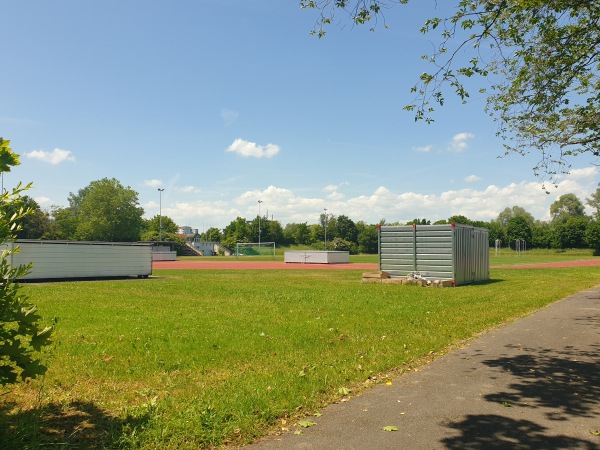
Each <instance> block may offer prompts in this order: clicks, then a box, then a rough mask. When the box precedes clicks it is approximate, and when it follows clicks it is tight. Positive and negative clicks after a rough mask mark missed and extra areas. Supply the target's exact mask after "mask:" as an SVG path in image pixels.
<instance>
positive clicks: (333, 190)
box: [323, 181, 350, 200]
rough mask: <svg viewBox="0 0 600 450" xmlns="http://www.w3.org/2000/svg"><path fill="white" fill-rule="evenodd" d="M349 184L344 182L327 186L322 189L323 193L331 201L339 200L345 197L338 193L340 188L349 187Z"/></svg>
mask: <svg viewBox="0 0 600 450" xmlns="http://www.w3.org/2000/svg"><path fill="white" fill-rule="evenodd" d="M349 185H350V183H348V182H347V181H344V182H343V183H340V184H328V185H327V186H325V187H324V188H323V192H326V193H327V198H329V199H331V200H341V199H343V198H344V197H345V195H344V194H342V193H341V192H339V190H340V188H343V187H345V186H349Z"/></svg>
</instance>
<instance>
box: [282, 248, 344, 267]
mask: <svg viewBox="0 0 600 450" xmlns="http://www.w3.org/2000/svg"><path fill="white" fill-rule="evenodd" d="M283 255H284V256H283V258H284V262H286V263H302V264H348V263H349V262H350V252H343V251H322V250H290V251H286V252H284V253H283Z"/></svg>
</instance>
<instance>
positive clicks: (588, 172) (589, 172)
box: [561, 167, 598, 180]
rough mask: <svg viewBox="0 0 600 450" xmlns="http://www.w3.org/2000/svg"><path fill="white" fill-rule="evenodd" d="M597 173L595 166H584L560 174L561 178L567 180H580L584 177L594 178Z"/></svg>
mask: <svg viewBox="0 0 600 450" xmlns="http://www.w3.org/2000/svg"><path fill="white" fill-rule="evenodd" d="M597 175H598V168H597V167H586V168H583V169H573V170H570V171H569V173H567V174H562V175H561V178H566V179H569V180H582V179H585V178H595V177H596V176H597Z"/></svg>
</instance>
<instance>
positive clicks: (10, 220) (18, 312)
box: [0, 138, 52, 386]
mask: <svg viewBox="0 0 600 450" xmlns="http://www.w3.org/2000/svg"><path fill="white" fill-rule="evenodd" d="M8 145H9V141H7V140H4V139H2V138H0V173H4V172H10V169H11V167H13V166H16V165H19V164H20V162H19V157H18V155H17V154H15V153H13V151H12V150H11V149H10V148H9V147H8ZM30 186H31V184H28V185H26V186H23V185H22V184H20V183H19V184H18V185H17V186H16V187H15V188H13V189H12V190H11V191H3V192H1V193H0V244H4V245H6V249H5V250H3V251H2V258H1V259H0V386H4V385H7V384H12V383H15V382H17V381H19V380H25V379H27V378H35V377H37V376H39V375H42V374H44V373H45V372H46V367H45V366H44V364H42V361H41V359H40V357H39V353H38V352H39V351H40V350H41V349H42V347H43V346H45V345H48V344H49V343H50V339H51V335H52V327H50V326H48V327H44V326H43V325H42V324H41V317H40V316H39V315H38V314H37V308H36V307H35V306H34V305H32V304H31V303H30V302H29V301H28V299H27V297H26V296H25V295H23V293H22V292H21V291H20V286H19V284H18V282H17V280H18V279H19V278H20V277H22V276H24V275H26V274H27V273H28V272H29V270H30V269H31V265H21V266H17V267H13V266H12V265H11V264H10V259H11V255H13V254H15V253H16V252H18V247H13V246H12V241H13V240H14V239H15V238H16V235H15V233H16V231H18V230H19V228H20V225H19V222H20V221H22V219H23V218H24V217H26V216H27V215H28V214H29V213H30V212H31V209H29V208H27V207H22V205H23V203H22V202H20V201H19V199H20V194H21V193H22V192H23V191H26V190H27V189H29V187H30Z"/></svg>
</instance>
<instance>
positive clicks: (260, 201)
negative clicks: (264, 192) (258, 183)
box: [258, 200, 262, 244]
mask: <svg viewBox="0 0 600 450" xmlns="http://www.w3.org/2000/svg"><path fill="white" fill-rule="evenodd" d="M261 203H262V200H259V201H258V243H259V244H260V204H261Z"/></svg>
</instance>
